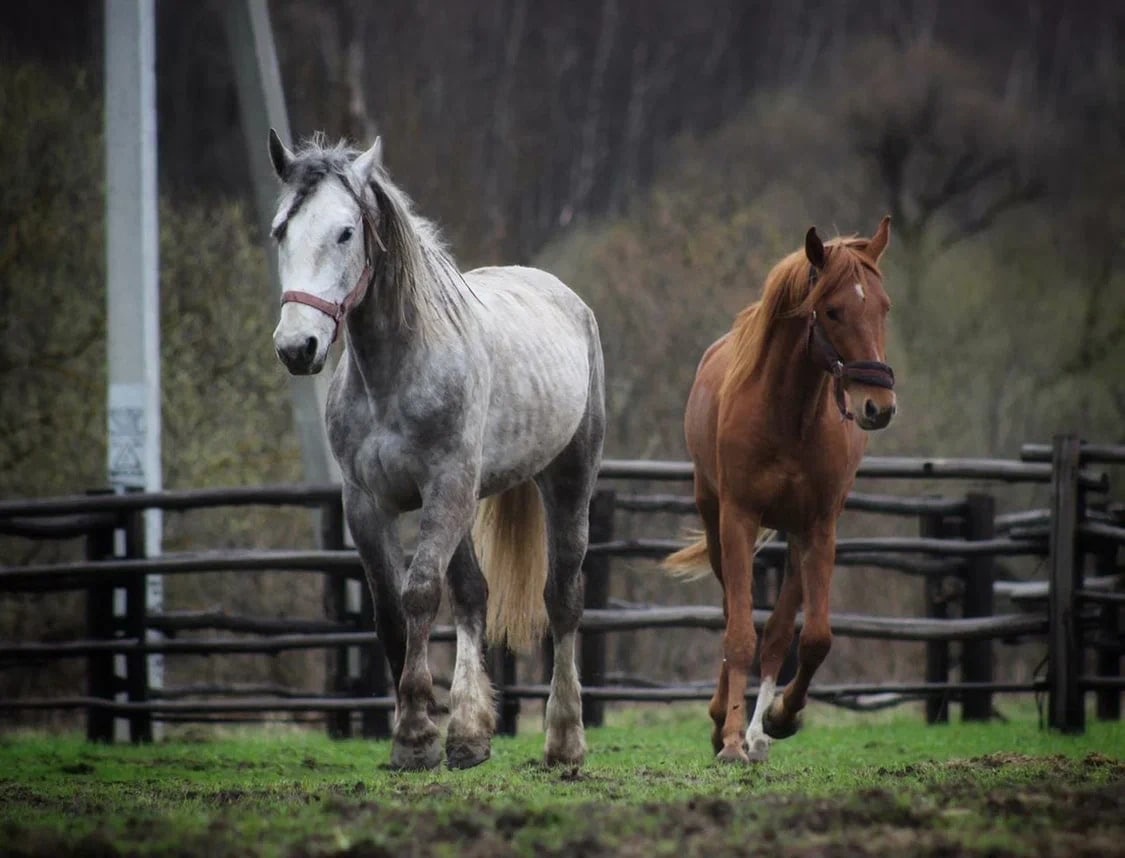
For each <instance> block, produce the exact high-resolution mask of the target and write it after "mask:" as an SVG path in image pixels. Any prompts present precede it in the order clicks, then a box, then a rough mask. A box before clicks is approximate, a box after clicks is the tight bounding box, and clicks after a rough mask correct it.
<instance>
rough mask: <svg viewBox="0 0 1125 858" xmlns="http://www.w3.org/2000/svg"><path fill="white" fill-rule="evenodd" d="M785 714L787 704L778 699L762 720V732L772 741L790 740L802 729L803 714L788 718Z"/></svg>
mask: <svg viewBox="0 0 1125 858" xmlns="http://www.w3.org/2000/svg"><path fill="white" fill-rule="evenodd" d="M784 712H785V702H784V700H783V699H782V698H781V697H778V698H777V699H775V700H774V701H773V703H772V704H771V705H770V708H769V709H767V710H766V714H765V716H764V717H763V718H762V730H763V731H764V732H765V734H766V735H767V736H769V737H770V738H771V739H788V738H789V737H790V736H792V735H793V734H794V733H796V732H797V731H798V730H800V729H801V713H800V712H798V713H797V714H796V715H792V716H790V717H788V718H786V717H784V714H783V713H784Z"/></svg>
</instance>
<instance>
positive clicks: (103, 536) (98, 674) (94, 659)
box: [86, 490, 116, 742]
mask: <svg viewBox="0 0 1125 858" xmlns="http://www.w3.org/2000/svg"><path fill="white" fill-rule="evenodd" d="M87 494H91V495H100V494H109V492H107V491H105V490H93V491H89V492H87ZM115 530H116V528H115V527H113V526H112V525H109V526H105V525H102V526H98V527H96V528H95V529H93V530H91V531H90V533H89V534H87V536H86V559H87V560H92V561H96V560H105V559H107V558H109V557H112V556H113V551H114V546H113V542H114V531H115ZM86 636H87V637H88V638H89V639H91V640H112V639H113V581H110V580H108V579H107V580H98V581H95V582H94V583H92V584H91V585H90V586H89V587H87V588H86ZM115 685H116V679H115V677H114V671H113V655H112V654H111V653H106V652H97V653H91V654H90V655H88V656H86V693H87V694H88V695H89V696H90V697H97V698H99V699H103V700H112V699H113V695H114V691H115V690H116V689H115V687H114V686H115ZM86 738H87V739H88V740H89V741H91V742H112V741H113V715H112V713H110V712H109V711H107V710H105V709H98V708H93V707H90V708H88V709H87V710H86Z"/></svg>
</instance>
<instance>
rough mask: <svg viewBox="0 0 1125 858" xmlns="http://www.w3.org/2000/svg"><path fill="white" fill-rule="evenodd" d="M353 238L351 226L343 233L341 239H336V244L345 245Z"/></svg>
mask: <svg viewBox="0 0 1125 858" xmlns="http://www.w3.org/2000/svg"><path fill="white" fill-rule="evenodd" d="M351 237H352V228H351V227H350V226H349V227H347V228H345V229H344V231H343V232H341V233H340V237H339V238H337V239H336V243H337V244H343V243H344V242H345V241H349V240H351Z"/></svg>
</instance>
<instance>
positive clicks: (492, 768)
mask: <svg viewBox="0 0 1125 858" xmlns="http://www.w3.org/2000/svg"><path fill="white" fill-rule="evenodd" d="M814 714H815V713H814ZM613 722H614V723H612V724H611V726H607V727H604V728H600V729H597V730H591V731H589V736H588V739H589V745H590V754H589V758H588V764H587V766H586V767H585V768H584V770H583V771H582V772H581V773H580V774H578V775H574V774H573V773H569V772H560V771H557V770H547V769H545V768H543V767H542V766H541V764H540V762H539V760H540V756H541V750H542V748H541V745H542V736H541V735H538V734H525V735H520V736H518V737H515V738H510V739H509V738H498V739H497V740H496V741H495V743H494V746H493V757H492V759H491V760H490V761H489V762H488V763H486V764H484V765H482V766H480V767H478V768H475V769H472V770H469V771H465V772H450V771H445V770H442V771H437V772H432V773H423V774H396V773H393V772H390V771H388V770H387V769H386V768H385V764H386V761H387V759H388V756H389V748H388V746H387V744H386V743H382V742H369V741H362V740H350V741H342V742H332V741H329V740H328V739H326V738H325V737H324V736H323V735H322V734H320V733H315V732H306V731H298V730H276V729H275V730H256V731H251V730H245V731H224V733H223V734H222V735H221V737H219V738H213V739H208V740H206V741H191V740H184V739H179V740H175V741H168V742H162V743H158V744H155V745H151V746H147V747H133V746H121V745H118V746H98V745H89V744H87V743H85V742H84V741H83V740H82V739H81V738H78V737H73V736H65V737H47V736H41V735H14V736H8V737H6V738H3V739H0V853H2V854H12V855H18V854H27V855H48V854H51V855H54V854H65V853H67V852H71V853H78V852H81V853H87V854H92V853H100V854H117V853H121V854H146V855H180V854H206V855H208V856H210V858H217V856H223V855H261V856H272V855H290V854H297V855H307V854H314V855H315V854H348V855H382V854H387V855H390V854H437V855H441V854H447V853H448V854H464V851H465V850H469V851H470V852H471V853H472V854H481V855H484V854H528V855H532V854H535V855H540V854H558V855H573V854H586V853H598V852H601V853H605V854H612V853H614V852H625V853H630V852H631V853H635V854H645V855H649V854H652V855H660V854H668V855H683V854H695V853H696V852H708V853H709V854H712V853H715V852H718V853H723V852H730V853H731V854H741V853H743V852H753V851H755V850H764V851H765V852H766V854H790V852H791V851H793V850H796V851H795V852H793V854H801V852H800V850H802V849H814V850H815V849H816V848H819V847H820V846H823V845H824V844H826V843H833V844H835V845H836V846H837V847H839V848H842V849H844V850H845V852H844V854H857V855H863V854H890V853H894V854H913V853H915V852H917V853H918V854H925V853H926V852H927V851H928V852H931V853H933V854H945V853H943V852H942V850H947V851H948V850H949V849H950V848H953V849H954V853H956V850H958V849H959V850H962V851H965V850H967V851H968V854H981V855H984V854H1008V853H1010V854H1040V853H1041V852H1042V851H1043V850H1042V847H1043V844H1044V843H1048V844H1054V845H1053V846H1052V850H1053V851H1055V853H1056V854H1079V853H1077V852H1074V850H1075V849H1079V850H1080V849H1081V848H1085V847H1084V846H1083V844H1088V845H1089V846H1090V847H1091V848H1093V847H1097V848H1098V850H1099V851H1098V852H1091V853H1090V854H1125V852H1123V851H1122V850H1123V849H1125V847H1123V846H1122V844H1123V843H1125V836H1123V835H1125V822H1123V816H1125V814H1123V813H1122V811H1123V810H1125V801H1123V799H1122V795H1123V794H1125V762H1123V760H1122V758H1123V757H1125V725H1122V724H1106V723H1092V724H1091V725H1090V729H1089V731H1088V732H1087V733H1086V734H1085V735H1083V736H1079V737H1069V736H1061V735H1059V734H1057V733H1053V732H1047V731H1043V730H1040V729H1039V728H1038V726H1037V724H1036V722H1035V720H1034V718H1022V717H1021V718H1020V719H1019V720H1017V721H1013V722H1011V723H1006V724H1000V723H992V724H973V725H962V724H953V725H949V726H942V727H926V726H924V725H923V724H921V723H920V719H918V718H917V716H914V715H905V714H899V715H897V716H891V717H886V716H875V717H869V718H867V720H857V719H848V721H846V722H845V723H824V722H823V719H818V718H816V717H814V718H812V719H810V724H809V726H808V727H807V728H806V729H805V730H804V731H803V732H802V733H800V734H798V736H796V737H794V738H793V739H790V740H787V741H786V742H779V743H775V744H774V746H773V751H772V758H771V760H770V762H769V763H768V764H766V765H764V766H757V767H745V768H743V767H738V768H732V767H724V766H719V765H716V764H715V763H713V762H712V760H711V755H710V749H709V741H708V727H709V723H707V722H706V716H705V715H704V713H703V710H702V707H695V708H689V709H687V710H681V709H675V710H664V711H662V710H659V709H639V710H632V711H631V712H629V713H627V714H625V715H623V716H622V715H618V716H615V718H614V719H613ZM900 841H901V842H900ZM904 843H908V844H909V847H910V848H909V849H906V851H905V852H904V851H902V848H900V847H902V845H903V844H904ZM896 844H898V845H897V846H896ZM903 848H905V847H903ZM849 850H850V851H849ZM888 850H889V851H888ZM1115 850H1116V851H1115Z"/></svg>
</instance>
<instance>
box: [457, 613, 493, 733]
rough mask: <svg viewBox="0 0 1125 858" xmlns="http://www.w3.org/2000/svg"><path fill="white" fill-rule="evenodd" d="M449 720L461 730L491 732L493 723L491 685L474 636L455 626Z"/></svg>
mask: <svg viewBox="0 0 1125 858" xmlns="http://www.w3.org/2000/svg"><path fill="white" fill-rule="evenodd" d="M449 703H450V707H449V709H450V712H449V714H450V719H449V720H450V724H451V725H454V726H455V729H456V730H458V731H459V732H460V733H461V734H468V735H471V736H473V737H479V736H491V735H492V730H493V726H494V723H495V714H494V712H493V706H492V689H491V686H490V684H489V682H488V675H487V674H486V673H485V672H484V667H483V665H482V663H481V651H480V646H479V644H478V643H477V639H476V636H475V635H474V634H473V633H472V632H471V631H470V630H469V629H466V628H463V627H462V626H460V625H459V626H457V661H456V663H455V664H454V666H453V683H452V685H451V686H450V688H449Z"/></svg>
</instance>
